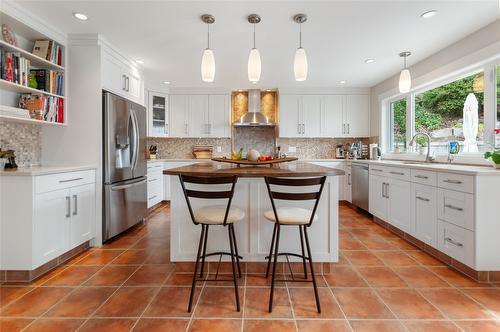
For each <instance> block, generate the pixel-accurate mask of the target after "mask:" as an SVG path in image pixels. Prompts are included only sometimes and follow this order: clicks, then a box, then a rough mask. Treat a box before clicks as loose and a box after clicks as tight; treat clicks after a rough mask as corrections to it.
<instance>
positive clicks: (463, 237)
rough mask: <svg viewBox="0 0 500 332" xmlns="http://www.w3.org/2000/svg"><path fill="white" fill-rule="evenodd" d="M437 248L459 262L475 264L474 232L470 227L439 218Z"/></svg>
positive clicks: (469, 264)
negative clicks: (465, 227)
mask: <svg viewBox="0 0 500 332" xmlns="http://www.w3.org/2000/svg"><path fill="white" fill-rule="evenodd" d="M437 248H438V249H439V250H440V251H442V252H444V253H445V254H446V255H448V256H450V257H452V258H454V259H456V260H457V261H459V262H462V263H464V264H466V265H468V266H474V255H475V250H474V232H471V231H469V230H468V229H464V228H462V227H458V226H455V225H453V224H450V223H448V222H446V221H442V220H439V221H438V243H437ZM497 254H498V253H497Z"/></svg>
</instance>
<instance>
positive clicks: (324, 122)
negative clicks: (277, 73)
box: [279, 94, 370, 137]
mask: <svg viewBox="0 0 500 332" xmlns="http://www.w3.org/2000/svg"><path fill="white" fill-rule="evenodd" d="M369 101H370V99H369V96H368V95H286V94H285V95H280V123H279V125H280V137H367V136H369V133H370V130H369V124H370V123H369V116H370V114H369V113H370V112H369Z"/></svg>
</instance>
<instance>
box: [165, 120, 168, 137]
mask: <svg viewBox="0 0 500 332" xmlns="http://www.w3.org/2000/svg"><path fill="white" fill-rule="evenodd" d="M165 135H168V123H165Z"/></svg>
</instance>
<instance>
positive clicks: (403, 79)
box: [399, 69, 411, 93]
mask: <svg viewBox="0 0 500 332" xmlns="http://www.w3.org/2000/svg"><path fill="white" fill-rule="evenodd" d="M410 89H411V75H410V71H409V70H408V69H403V70H402V71H401V74H400V75H399V92H400V93H407V92H410Z"/></svg>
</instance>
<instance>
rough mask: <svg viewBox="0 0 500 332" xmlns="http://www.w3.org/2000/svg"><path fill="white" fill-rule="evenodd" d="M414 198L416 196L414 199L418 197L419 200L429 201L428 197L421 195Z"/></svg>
mask: <svg viewBox="0 0 500 332" xmlns="http://www.w3.org/2000/svg"><path fill="white" fill-rule="evenodd" d="M415 198H416V199H419V200H421V201H424V202H429V201H430V199H428V198H424V197H421V196H416V197H415Z"/></svg>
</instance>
